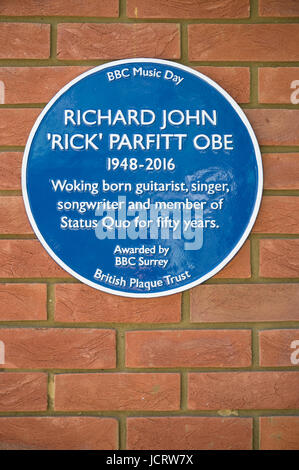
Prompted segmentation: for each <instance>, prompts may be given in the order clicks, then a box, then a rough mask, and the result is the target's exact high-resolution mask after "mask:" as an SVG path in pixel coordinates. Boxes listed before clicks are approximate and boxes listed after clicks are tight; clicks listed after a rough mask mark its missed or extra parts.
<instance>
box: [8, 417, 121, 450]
mask: <svg viewBox="0 0 299 470" xmlns="http://www.w3.org/2000/svg"><path fill="white" fill-rule="evenodd" d="M117 447H118V424H117V420H116V419H113V418H90V417H85V416H84V417H64V416H61V417H48V416H47V417H42V418H35V417H26V418H23V417H22V418H10V417H9V418H6V417H1V418H0V448H1V449H2V450H111V449H117Z"/></svg>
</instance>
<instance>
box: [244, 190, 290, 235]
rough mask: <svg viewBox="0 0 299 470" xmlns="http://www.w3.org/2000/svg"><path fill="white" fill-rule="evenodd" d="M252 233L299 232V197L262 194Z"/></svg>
mask: <svg viewBox="0 0 299 470" xmlns="http://www.w3.org/2000/svg"><path fill="white" fill-rule="evenodd" d="M252 232H253V233H291V234H295V233H299V197H296V196H264V197H263V199H262V204H261V208H260V211H259V214H258V217H257V220H256V222H255V224H254V226H253V229H252Z"/></svg>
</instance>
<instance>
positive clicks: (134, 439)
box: [127, 416, 252, 450]
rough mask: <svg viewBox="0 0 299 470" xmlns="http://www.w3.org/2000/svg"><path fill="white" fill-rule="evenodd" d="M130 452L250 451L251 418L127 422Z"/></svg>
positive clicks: (147, 419) (135, 419) (186, 418)
mask: <svg viewBox="0 0 299 470" xmlns="http://www.w3.org/2000/svg"><path fill="white" fill-rule="evenodd" d="M127 423H128V424H127V448H128V449H134V450H148V449H151V450H165V449H166V450H181V449H194V450H250V449H251V448H252V420H251V419H249V418H206V417H200V418H197V417H196V418H195V417H189V416H188V417H185V416H182V417H181V416H180V417H170V418H168V417H163V418H157V417H155V418H152V417H150V418H128V419H127Z"/></svg>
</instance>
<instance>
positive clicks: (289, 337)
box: [259, 329, 299, 367]
mask: <svg viewBox="0 0 299 470" xmlns="http://www.w3.org/2000/svg"><path fill="white" fill-rule="evenodd" d="M259 341H260V365H261V366H267V367H283V366H294V365H297V364H294V363H293V362H292V361H291V356H292V355H293V357H294V356H295V357H294V358H295V359H296V360H297V358H298V365H299V330H295V329H294V330H264V331H260V332H259ZM293 341H298V343H297V344H295V347H292V343H293ZM297 351H298V352H297Z"/></svg>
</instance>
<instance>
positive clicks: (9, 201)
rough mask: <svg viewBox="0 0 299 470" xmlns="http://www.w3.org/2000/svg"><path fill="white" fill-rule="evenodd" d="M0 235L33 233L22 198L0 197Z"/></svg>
mask: <svg viewBox="0 0 299 470" xmlns="http://www.w3.org/2000/svg"><path fill="white" fill-rule="evenodd" d="M0 233H3V234H8V233H9V234H16V233H22V234H28V233H33V230H32V227H31V225H30V223H29V220H28V217H27V214H26V211H25V207H24V203H23V198H22V196H3V197H0Z"/></svg>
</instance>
